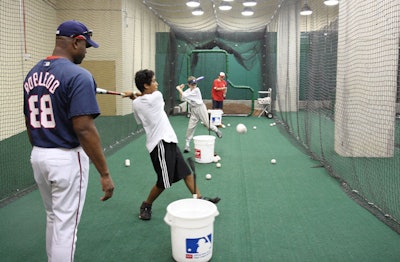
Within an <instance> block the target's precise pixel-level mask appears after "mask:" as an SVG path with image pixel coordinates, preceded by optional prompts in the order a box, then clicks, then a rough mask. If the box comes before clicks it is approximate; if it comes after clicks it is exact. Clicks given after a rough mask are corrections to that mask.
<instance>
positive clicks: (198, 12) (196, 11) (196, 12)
mask: <svg viewBox="0 0 400 262" xmlns="http://www.w3.org/2000/svg"><path fill="white" fill-rule="evenodd" d="M203 14H204V11H203V9H202V8H201V7H196V8H195V9H193V11H192V15H203Z"/></svg>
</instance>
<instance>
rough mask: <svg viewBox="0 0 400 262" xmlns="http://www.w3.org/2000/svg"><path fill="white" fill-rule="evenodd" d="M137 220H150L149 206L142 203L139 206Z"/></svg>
mask: <svg viewBox="0 0 400 262" xmlns="http://www.w3.org/2000/svg"><path fill="white" fill-rule="evenodd" d="M139 218H140V219H141V220H150V219H151V204H147V203H146V202H143V203H142V205H141V206H140V213H139Z"/></svg>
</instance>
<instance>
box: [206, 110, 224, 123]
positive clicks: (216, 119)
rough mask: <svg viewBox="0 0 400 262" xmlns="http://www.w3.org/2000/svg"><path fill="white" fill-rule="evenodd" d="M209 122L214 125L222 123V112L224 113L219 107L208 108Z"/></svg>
mask: <svg viewBox="0 0 400 262" xmlns="http://www.w3.org/2000/svg"><path fill="white" fill-rule="evenodd" d="M208 113H209V114H210V122H211V124H212V125H214V126H219V125H222V114H223V113H224V112H223V111H222V110H221V109H213V110H211V109H209V110H208Z"/></svg>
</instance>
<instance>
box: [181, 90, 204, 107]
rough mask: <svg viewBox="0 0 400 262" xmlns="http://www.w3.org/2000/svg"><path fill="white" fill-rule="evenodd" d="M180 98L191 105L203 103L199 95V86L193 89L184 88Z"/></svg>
mask: <svg viewBox="0 0 400 262" xmlns="http://www.w3.org/2000/svg"><path fill="white" fill-rule="evenodd" d="M182 100H183V101H186V102H188V103H189V104H190V105H191V106H198V105H201V104H203V97H202V96H201V92H200V88H198V87H195V88H193V90H191V89H190V88H188V89H186V90H185V91H183V93H182Z"/></svg>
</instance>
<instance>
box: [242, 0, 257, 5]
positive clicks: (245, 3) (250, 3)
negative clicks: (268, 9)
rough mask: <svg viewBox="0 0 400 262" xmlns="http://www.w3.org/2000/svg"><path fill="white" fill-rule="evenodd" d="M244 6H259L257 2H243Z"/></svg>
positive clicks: (247, 0)
mask: <svg viewBox="0 0 400 262" xmlns="http://www.w3.org/2000/svg"><path fill="white" fill-rule="evenodd" d="M243 5H244V6H255V5H257V1H255V0H245V1H243Z"/></svg>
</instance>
